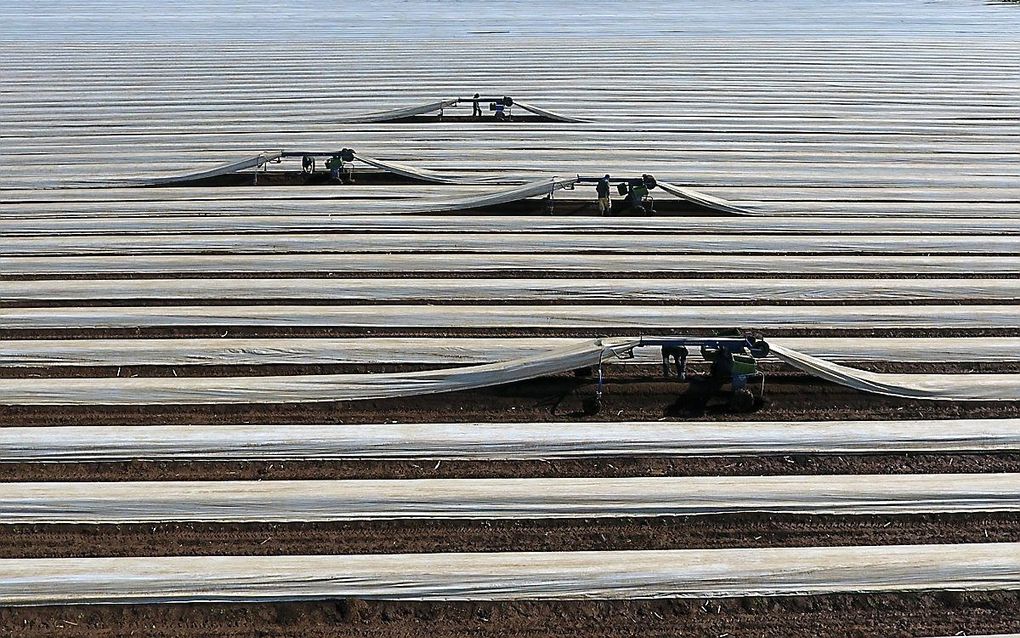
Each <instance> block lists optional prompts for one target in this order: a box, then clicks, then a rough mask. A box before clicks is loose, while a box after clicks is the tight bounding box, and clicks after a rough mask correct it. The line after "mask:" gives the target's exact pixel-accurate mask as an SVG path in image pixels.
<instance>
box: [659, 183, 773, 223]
mask: <svg viewBox="0 0 1020 638" xmlns="http://www.w3.org/2000/svg"><path fill="white" fill-rule="evenodd" d="M658 184H659V188H661V189H662V190H664V191H666V192H667V193H669V194H670V195H673V196H674V197H679V198H680V199H684V200H687V201H689V202H691V203H692V204H697V205H698V206H704V207H705V208H711V209H712V210H717V211H719V212H721V213H730V214H732V215H761V214H762V213H759V212H758V211H754V210H751V209H750V208H744V207H742V206H737V205H736V204H733V203H731V202H728V201H726V200H725V199H722V198H721V197H715V196H713V195H709V194H707V193H702V192H701V191H696V190H694V189H693V188H687V187H683V186H676V185H674V184H666V183H663V182H659V183H658Z"/></svg>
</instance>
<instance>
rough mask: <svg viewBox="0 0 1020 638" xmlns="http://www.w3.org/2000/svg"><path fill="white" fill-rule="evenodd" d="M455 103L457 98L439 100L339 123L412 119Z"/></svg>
mask: <svg viewBox="0 0 1020 638" xmlns="http://www.w3.org/2000/svg"><path fill="white" fill-rule="evenodd" d="M456 103H457V98H448V99H445V100H439V101H438V102H430V103H428V104H419V105H417V106H408V107H403V108H398V109H390V110H387V111H378V112H376V113H364V114H362V115H353V116H351V117H345V118H341V119H340V120H339V121H340V122H341V123H347V124H372V123H376V122H390V121H393V120H400V119H404V118H406V117H414V116H415V115H425V114H426V113H433V112H435V111H439V110H440V109H444V108H448V107H451V106H453V105H454V104H456Z"/></svg>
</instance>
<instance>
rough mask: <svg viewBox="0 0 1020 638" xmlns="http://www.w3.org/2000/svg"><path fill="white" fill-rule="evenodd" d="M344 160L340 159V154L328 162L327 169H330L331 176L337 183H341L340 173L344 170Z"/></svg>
mask: <svg viewBox="0 0 1020 638" xmlns="http://www.w3.org/2000/svg"><path fill="white" fill-rule="evenodd" d="M343 167H344V160H343V158H341V157H340V155H339V153H338V154H336V155H334V156H333V157H331V158H329V159H328V160H326V168H328V169H329V176H330V177H331V178H333V179H334V180H336V181H338V182H339V181H340V171H341V170H343Z"/></svg>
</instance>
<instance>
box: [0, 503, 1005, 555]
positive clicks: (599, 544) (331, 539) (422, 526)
mask: <svg viewBox="0 0 1020 638" xmlns="http://www.w3.org/2000/svg"><path fill="white" fill-rule="evenodd" d="M1017 540H1020V514H1018V513H977V514H927V515H908V514H897V515H886V516H874V515H861V516H843V515H841V516H832V515H824V516H810V515H793V514H784V515H772V514H730V515H720V516H677V517H659V518H653V517H641V518H631V517H628V518H617V519H562V520H560V519H547V520H513V521H498V520H479V521H451V520H427V521H409V520H402V521H401V520H397V521H358V522H338V523H243V524H237V523H231V524H226V523H162V524H153V523H148V524H142V523H139V524H123V525H111V524H102V525H69V524H58V525H24V524H18V525H0V558H69V557H106V556H209V555H260V556H261V555H282V554H393V553H396V554H402V553H419V552H425V553H435V552H510V551H589V550H590V551H609V550H644V549H717V548H728V547H826V546H842V545H916V544H928V543H986V542H1016V541H1017Z"/></svg>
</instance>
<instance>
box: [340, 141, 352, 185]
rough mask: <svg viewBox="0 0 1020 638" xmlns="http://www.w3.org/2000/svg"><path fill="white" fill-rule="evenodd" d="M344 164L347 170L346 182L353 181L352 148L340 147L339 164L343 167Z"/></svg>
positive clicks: (350, 182)
mask: <svg viewBox="0 0 1020 638" xmlns="http://www.w3.org/2000/svg"><path fill="white" fill-rule="evenodd" d="M345 165H346V167H347V170H346V171H345V173H346V178H347V180H346V181H347V183H348V184H353V183H354V149H351V148H342V149H340V166H341V168H343V167H344V166H345Z"/></svg>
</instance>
